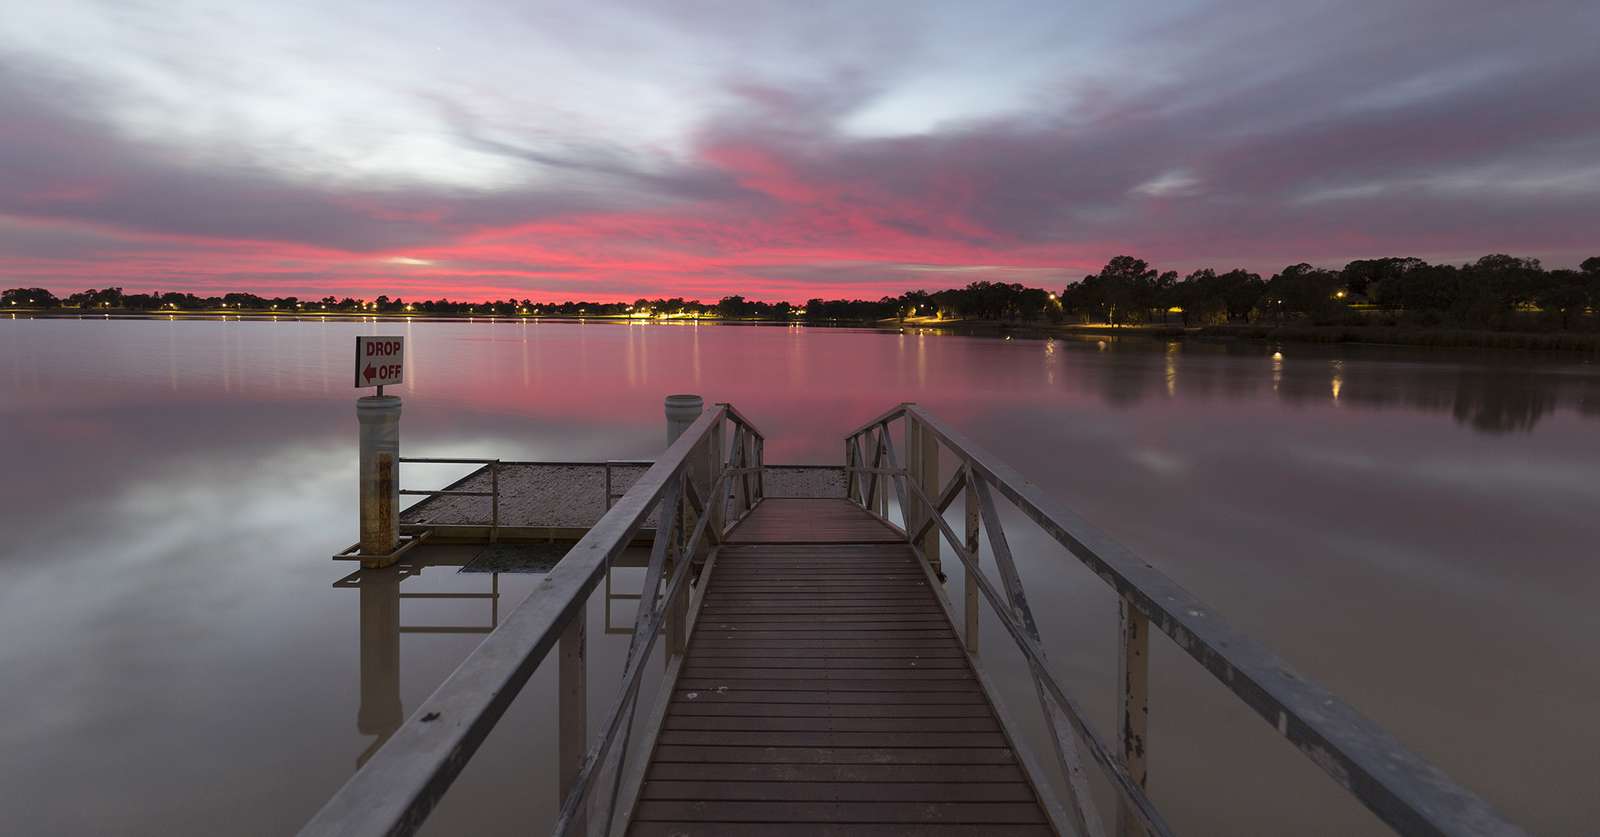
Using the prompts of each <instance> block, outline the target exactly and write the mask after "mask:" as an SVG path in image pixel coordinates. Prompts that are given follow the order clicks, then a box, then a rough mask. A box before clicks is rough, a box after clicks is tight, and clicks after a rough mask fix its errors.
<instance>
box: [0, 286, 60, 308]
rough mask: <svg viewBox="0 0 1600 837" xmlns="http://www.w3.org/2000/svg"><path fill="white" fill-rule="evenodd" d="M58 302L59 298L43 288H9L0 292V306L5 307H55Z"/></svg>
mask: <svg viewBox="0 0 1600 837" xmlns="http://www.w3.org/2000/svg"><path fill="white" fill-rule="evenodd" d="M60 304H61V300H59V299H56V295H55V294H53V293H50V292H49V291H47V290H45V289H44V288H11V289H10V290H7V291H5V292H3V293H0V307H5V308H55V307H57V306H59V305H60Z"/></svg>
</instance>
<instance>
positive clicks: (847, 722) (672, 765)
mask: <svg viewBox="0 0 1600 837" xmlns="http://www.w3.org/2000/svg"><path fill="white" fill-rule="evenodd" d="M863 533H867V534H865V535H864V534H863ZM884 535H887V536H888V537H887V538H885V541H884V542H882V543H861V542H852V543H848V544H845V543H838V541H846V540H849V541H857V540H858V539H861V538H863V537H867V538H876V537H880V536H884ZM830 540H831V541H834V542H833V543H828V542H827V541H830ZM890 541H893V542H890ZM953 627H954V626H952V625H951V624H950V622H949V619H948V617H947V616H946V613H945V611H944V609H943V608H942V607H940V605H939V602H938V600H937V598H936V595H935V592H934V590H933V589H932V587H931V586H930V584H929V583H928V578H927V575H926V573H925V572H924V571H923V569H922V567H920V566H919V565H918V564H916V563H915V559H914V557H913V555H912V553H911V551H910V549H909V548H908V547H907V546H906V544H905V543H904V541H901V540H899V537H898V536H896V535H895V534H894V532H893V530H891V529H889V528H888V527H886V526H884V525H883V524H882V523H881V522H879V521H877V520H875V519H873V518H872V517H871V516H869V515H867V514H866V513H865V512H864V511H863V510H861V509H860V508H859V507H856V506H854V505H851V504H849V503H846V502H844V501H826V500H824V501H817V500H803V501H788V500H783V501H779V500H767V501H764V502H763V503H762V504H761V505H760V506H758V507H757V509H756V511H755V512H754V513H752V514H751V515H750V516H749V517H747V518H746V520H745V521H744V522H742V523H741V524H740V525H739V527H738V528H736V529H735V530H734V532H733V533H731V534H730V537H729V544H728V545H727V546H725V547H724V548H723V549H722V550H721V551H720V552H719V553H718V559H717V565H716V568H715V570H714V571H713V572H712V574H711V576H710V582H709V585H708V587H707V590H706V593H705V598H704V600H703V602H702V605H701V608H700V610H699V614H698V618H697V620H696V628H695V632H694V636H693V637H691V640H690V645H689V650H688V656H687V658H686V659H685V661H684V666H683V669H682V671H681V674H680V675H679V679H678V681H677V683H676V684H675V688H674V691H673V693H672V695H671V702H670V703H668V705H667V707H666V709H667V711H666V715H665V719H664V720H663V722H662V727H661V729H660V730H659V732H658V733H657V739H656V748H655V750H654V752H653V753H652V756H651V760H650V763H649V766H648V767H647V768H646V777H647V781H646V784H645V785H644V786H643V788H642V790H641V795H640V802H639V803H638V805H637V806H636V808H635V809H634V811H633V817H632V819H631V821H630V828H629V834H632V835H639V834H675V835H717V834H749V833H760V834H762V835H764V837H774V835H776V837H783V835H790V834H806V835H814V834H828V835H839V837H845V836H846V835H848V837H870V835H911V834H925V835H929V837H934V836H935V835H952V836H953V835H969V836H970V835H979V834H981V835H985V837H988V835H996V837H1006V835H1022V834H1027V835H1042V834H1049V833H1051V832H1050V827H1049V825H1048V824H1047V820H1046V817H1045V814H1044V811H1043V809H1042V808H1041V807H1040V806H1039V804H1038V802H1037V800H1036V799H1035V796H1034V793H1033V788H1032V786H1031V785H1029V784H1028V783H1027V782H1028V780H1027V777H1026V776H1025V775H1024V774H1023V772H1022V770H1021V769H1020V768H1019V767H1018V760H1017V756H1016V754H1015V753H1014V752H1012V751H1011V749H1010V746H1009V741H1008V739H1007V737H1006V735H1005V733H1004V731H1003V730H1002V729H1001V727H1000V723H999V720H998V719H997V717H996V716H995V714H994V710H993V708H992V707H990V706H989V704H988V699H987V697H986V695H985V693H984V692H983V689H982V687H981V686H980V684H979V682H978V681H977V679H976V677H975V676H974V674H973V671H972V669H971V667H970V665H969V664H968V661H967V658H966V654H965V652H964V651H963V650H962V648H961V646H960V644H959V639H958V638H957V636H956V633H955V631H954V629H953ZM656 826H662V828H657V827H656Z"/></svg>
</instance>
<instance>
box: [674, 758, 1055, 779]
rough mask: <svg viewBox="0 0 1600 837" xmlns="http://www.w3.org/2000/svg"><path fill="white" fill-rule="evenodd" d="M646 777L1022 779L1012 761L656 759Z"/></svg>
mask: <svg viewBox="0 0 1600 837" xmlns="http://www.w3.org/2000/svg"><path fill="white" fill-rule="evenodd" d="M647 778H648V779H650V780H652V781H655V780H673V779H675V780H682V781H706V782H962V783H966V784H981V783H1008V782H1022V781H1026V776H1024V775H1023V772H1022V768H1021V767H1018V766H1016V765H1014V764H714V763H703V762H658V763H656V764H654V765H652V766H651V767H650V770H649V772H648V774H647Z"/></svg>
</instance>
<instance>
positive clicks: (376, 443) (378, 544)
mask: <svg viewBox="0 0 1600 837" xmlns="http://www.w3.org/2000/svg"><path fill="white" fill-rule="evenodd" d="M356 420H357V421H358V422H360V424H361V436H360V442H361V444H360V453H359V456H358V464H357V468H358V471H357V475H358V482H359V486H360V488H359V494H360V501H361V565H362V566H363V567H386V566H388V565H390V564H393V563H394V562H395V560H396V559H395V558H394V557H393V556H394V551H395V550H396V549H398V548H399V546H400V398H399V397H398V396H394V395H369V396H366V397H365V398H359V399H357V400H356Z"/></svg>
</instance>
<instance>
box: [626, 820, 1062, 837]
mask: <svg viewBox="0 0 1600 837" xmlns="http://www.w3.org/2000/svg"><path fill="white" fill-rule="evenodd" d="M751 831H752V828H751V824H750V823H742V822H735V823H707V822H698V821H696V822H669V821H661V822H641V823H638V824H637V825H635V826H634V827H633V828H631V829H629V830H628V833H629V834H630V835H638V837H749V835H750V833H751ZM756 833H758V834H760V835H761V836H762V837H1048V835H1051V834H1053V833H1054V832H1052V831H1051V830H1050V828H1049V826H1045V825H1009V824H996V823H988V824H984V825H967V824H952V823H772V822H764V823H760V824H759V826H757V828H756Z"/></svg>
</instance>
